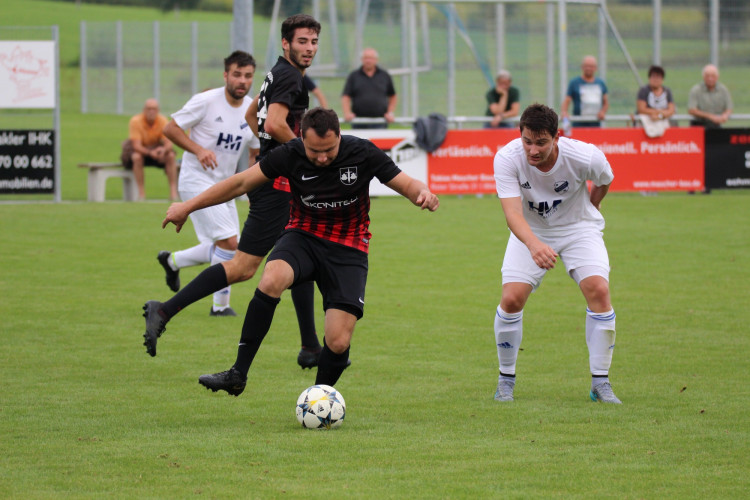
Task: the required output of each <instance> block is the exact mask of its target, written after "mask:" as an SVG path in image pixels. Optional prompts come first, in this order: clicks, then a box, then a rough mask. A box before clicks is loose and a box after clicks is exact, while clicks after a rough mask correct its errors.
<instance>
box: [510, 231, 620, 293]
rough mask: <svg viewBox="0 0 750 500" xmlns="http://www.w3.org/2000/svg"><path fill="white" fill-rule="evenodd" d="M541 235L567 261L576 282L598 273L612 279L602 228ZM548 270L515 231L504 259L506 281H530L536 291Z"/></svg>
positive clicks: (566, 266) (566, 264) (567, 266)
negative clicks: (534, 257) (556, 234)
mask: <svg viewBox="0 0 750 500" xmlns="http://www.w3.org/2000/svg"><path fill="white" fill-rule="evenodd" d="M537 237H538V238H539V239H540V240H541V241H542V242H543V243H546V244H547V245H549V246H551V247H552V248H553V249H554V250H555V251H556V252H557V254H558V255H559V256H560V258H562V261H563V263H564V264H565V270H566V271H567V272H568V274H569V275H570V277H571V278H573V279H575V280H576V283H580V282H581V280H583V279H585V278H588V277H589V276H594V275H596V276H601V277H603V278H604V279H606V280H607V281H609V255H608V254H607V247H606V246H605V245H604V238H603V236H602V232H601V231H598V230H590V231H578V232H576V233H573V234H567V235H563V236H539V235H537ZM546 273H547V270H546V269H542V268H541V267H539V266H537V265H536V263H535V262H534V259H532V258H531V252H529V249H528V248H527V247H526V245H524V244H523V243H522V242H521V240H519V239H518V238H516V236H515V235H514V234H513V233H511V234H510V238H508V246H507V247H506V249H505V257H504V258H503V267H502V274H503V284H505V283H518V282H520V283H528V284H529V285H531V286H532V287H533V289H534V290H536V289H537V288H538V287H539V285H540V284H541V283H542V278H544V275H545V274H546Z"/></svg>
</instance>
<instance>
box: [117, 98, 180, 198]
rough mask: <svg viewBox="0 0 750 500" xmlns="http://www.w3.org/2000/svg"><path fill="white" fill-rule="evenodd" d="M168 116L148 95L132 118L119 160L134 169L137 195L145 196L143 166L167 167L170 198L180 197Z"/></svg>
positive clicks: (165, 168) (165, 171)
mask: <svg viewBox="0 0 750 500" xmlns="http://www.w3.org/2000/svg"><path fill="white" fill-rule="evenodd" d="M166 124H167V118H166V117H165V116H164V115H162V114H161V113H159V101H157V100H156V99H146V102H145V103H144V104H143V111H142V112H141V113H138V114H137V115H135V116H134V117H132V118H131V119H130V123H129V125H128V129H129V132H128V139H127V140H126V141H125V142H123V143H122V154H121V155H120V160H121V161H122V164H123V165H124V166H125V168H128V169H132V170H133V176H134V177H135V183H136V185H137V186H138V199H139V200H145V199H146V189H145V182H144V177H145V176H144V173H143V167H144V166H146V165H148V166H152V167H159V168H163V169H164V173H165V174H166V175H167V181H168V182H169V199H170V200H171V201H177V200H179V197H178V194H177V158H176V156H175V151H174V147H173V146H172V142H171V141H170V140H169V139H167V136H165V135H164V126H165V125H166Z"/></svg>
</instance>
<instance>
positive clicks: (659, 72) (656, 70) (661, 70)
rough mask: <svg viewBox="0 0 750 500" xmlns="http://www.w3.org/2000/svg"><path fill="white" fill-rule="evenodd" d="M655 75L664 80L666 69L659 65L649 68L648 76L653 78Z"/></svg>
mask: <svg viewBox="0 0 750 500" xmlns="http://www.w3.org/2000/svg"><path fill="white" fill-rule="evenodd" d="M653 74H656V75H659V76H661V77H662V78H664V75H665V73H664V68H662V67H661V66H657V65H655V64H654V65H653V66H651V67H650V68H648V76H651V75H653Z"/></svg>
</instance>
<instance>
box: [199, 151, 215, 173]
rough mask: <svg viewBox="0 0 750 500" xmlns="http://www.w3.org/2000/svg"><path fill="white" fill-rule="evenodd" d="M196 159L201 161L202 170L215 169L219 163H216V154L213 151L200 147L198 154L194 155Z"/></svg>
mask: <svg viewBox="0 0 750 500" xmlns="http://www.w3.org/2000/svg"><path fill="white" fill-rule="evenodd" d="M195 156H196V158H198V161H199V162H201V166H202V167H203V170H208V169H209V168H210V169H211V170H213V169H215V168H216V167H218V166H219V165H218V164H217V163H216V155H215V154H214V152H213V151H209V150H208V149H206V148H201V149H200V151H198V154H196V155H195Z"/></svg>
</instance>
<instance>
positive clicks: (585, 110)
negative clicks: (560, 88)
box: [560, 56, 609, 127]
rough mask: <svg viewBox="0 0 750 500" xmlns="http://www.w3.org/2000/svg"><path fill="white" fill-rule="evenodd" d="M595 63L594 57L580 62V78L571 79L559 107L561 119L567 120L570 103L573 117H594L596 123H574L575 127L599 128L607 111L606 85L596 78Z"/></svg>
mask: <svg viewBox="0 0 750 500" xmlns="http://www.w3.org/2000/svg"><path fill="white" fill-rule="evenodd" d="M596 69H597V63H596V58H595V57H594V56H586V57H584V58H583V61H582V62H581V76H577V77H575V78H573V79H572V80H571V81H570V83H569V84H568V92H567V95H566V96H565V99H564V100H563V102H562V105H561V106H560V115H561V117H562V118H563V119H565V118H569V117H570V116H571V115H570V113H569V112H568V108H569V106H570V103H571V102H572V103H573V113H572V114H573V115H574V116H582V115H586V116H596V117H597V120H598V121H585V122H574V123H573V125H574V126H576V127H600V126H601V120H604V117H605V116H606V114H607V110H608V109H609V96H608V95H607V84H605V83H604V80H602V79H601V78H599V77H597V76H596Z"/></svg>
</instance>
